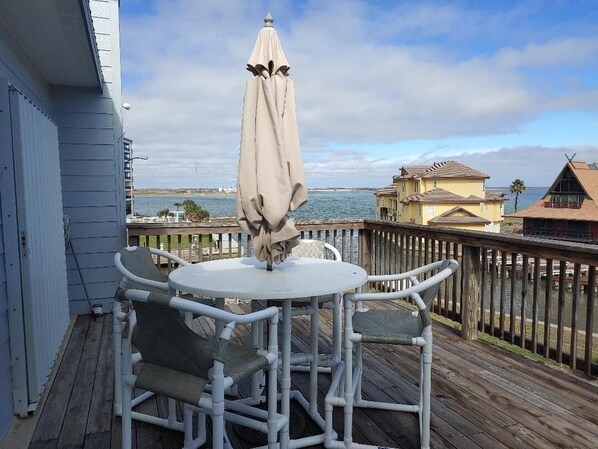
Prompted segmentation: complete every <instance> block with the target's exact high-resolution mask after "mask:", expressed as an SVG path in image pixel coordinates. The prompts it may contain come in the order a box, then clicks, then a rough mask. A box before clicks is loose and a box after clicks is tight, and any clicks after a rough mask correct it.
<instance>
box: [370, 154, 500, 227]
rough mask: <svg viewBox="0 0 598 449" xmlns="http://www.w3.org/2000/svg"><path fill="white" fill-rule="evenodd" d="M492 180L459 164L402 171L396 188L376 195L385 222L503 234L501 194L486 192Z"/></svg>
mask: <svg viewBox="0 0 598 449" xmlns="http://www.w3.org/2000/svg"><path fill="white" fill-rule="evenodd" d="M489 178H490V176H488V175H486V174H485V173H482V172H480V171H478V170H475V169H473V168H470V167H468V166H466V165H463V164H461V163H459V162H456V161H444V162H437V163H434V164H432V165H411V166H403V167H401V170H400V172H399V173H398V174H397V175H395V176H393V179H392V184H391V185H389V186H387V187H384V188H382V189H379V190H377V191H376V216H377V217H378V218H380V219H382V220H390V221H396V222H400V223H414V224H420V225H429V226H444V227H450V228H458V229H469V230H476V231H487V232H500V224H501V222H502V220H503V214H504V203H505V201H506V200H507V197H506V196H505V194H504V193H501V192H491V191H487V190H486V180H487V179H489Z"/></svg>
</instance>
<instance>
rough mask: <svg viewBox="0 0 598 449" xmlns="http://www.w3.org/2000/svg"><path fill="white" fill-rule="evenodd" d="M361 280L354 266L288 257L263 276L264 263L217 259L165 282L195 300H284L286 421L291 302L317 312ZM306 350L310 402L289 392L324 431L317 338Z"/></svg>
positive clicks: (299, 443)
mask: <svg viewBox="0 0 598 449" xmlns="http://www.w3.org/2000/svg"><path fill="white" fill-rule="evenodd" d="M366 280H367V273H366V272H365V270H364V269H363V268H361V267H359V266H357V265H353V264H349V263H346V262H338V261H333V260H325V259H311V258H301V257H295V256H291V257H288V258H287V259H286V260H285V261H284V262H283V263H281V264H278V265H274V266H273V269H272V271H267V270H266V264H265V262H260V261H258V260H257V259H256V258H255V257H242V258H235V259H220V260H215V261H209V262H202V263H197V264H192V265H187V266H184V267H181V268H178V269H176V270H174V271H172V272H171V273H170V275H169V281H168V283H169V286H170V287H171V288H172V289H176V290H180V291H184V292H189V293H193V294H196V295H200V296H201V295H205V296H213V297H215V298H235V299H249V300H268V299H273V300H284V301H283V302H282V303H283V313H282V322H283V324H282V334H283V342H282V347H281V356H282V375H281V380H280V385H281V413H283V414H285V415H286V416H290V400H291V366H290V357H291V302H292V300H293V299H297V298H305V297H311V298H312V307H314V308H315V309H316V310H317V297H318V296H322V295H329V294H334V293H339V292H344V291H347V290H352V289H355V288H357V287H360V286H361V285H363V284H364V283H365V282H366ZM335 315H338V314H336V313H335ZM312 319H316V320H317V313H314V315H313V317H312ZM310 351H311V357H310V360H309V361H310V392H309V395H308V396H309V400H308V401H306V400H305V398H303V396H302V395H301V393H299V392H298V391H297V392H295V391H294V392H293V394H292V396H293V398H295V399H297V400H298V402H299V403H300V404H301V405H302V406H303V407H304V408H306V410H307V412H308V413H309V415H310V417H311V418H312V419H313V420H314V421H315V422H316V423H317V424H318V425H319V426H320V427H321V428H322V429H323V430H324V429H325V424H324V419H323V418H322V416H321V415H320V414H319V413H318V408H317V359H318V338H317V335H316V336H315V338H314V336H312V338H311V341H310ZM285 433H286V435H285ZM288 433H289V424H287V425H286V426H285V428H283V429H282V434H281V441H285V439H286V437H287V436H288ZM323 441H324V434H321V435H317V436H311V437H305V438H300V439H296V440H292V441H291V443H290V445H289V447H291V448H296V447H307V446H312V445H314V444H321V443H323Z"/></svg>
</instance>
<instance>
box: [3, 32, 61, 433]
mask: <svg viewBox="0 0 598 449" xmlns="http://www.w3.org/2000/svg"><path fill="white" fill-rule="evenodd" d="M0 78H4V79H6V80H7V81H8V82H9V83H10V84H12V85H13V86H15V87H16V88H17V89H18V90H19V91H21V92H22V93H23V94H24V95H25V96H27V97H28V98H29V99H30V100H31V101H32V102H34V103H35V104H36V105H37V106H38V107H40V108H41V109H42V110H44V111H46V112H50V110H51V107H50V94H49V88H48V86H47V84H46V83H44V81H43V79H42V78H41V76H40V75H39V74H38V73H37V72H36V70H35V68H34V67H33V64H31V63H30V61H28V60H27V58H26V57H24V56H23V55H21V54H19V46H18V43H17V42H15V41H14V40H13V39H12V38H11V36H10V35H9V34H8V33H7V32H6V29H5V28H4V27H3V26H2V23H1V22H0ZM2 95H3V96H4V97H5V99H6V96H7V95H8V92H2ZM3 126H4V125H3ZM3 126H0V131H1V132H0V151H11V150H10V148H8V147H7V145H8V143H7V142H8V140H7V135H8V133H9V131H8V130H7V129H5V128H4V127H3ZM0 210H2V203H1V200H0ZM5 231H6V229H5V228H4V223H3V222H2V214H0V441H1V440H2V438H3V437H4V435H5V434H6V431H7V429H8V427H9V425H10V423H11V422H12V419H13V399H12V385H13V383H12V371H11V354H10V340H9V327H8V326H9V323H8V293H7V285H6V265H5V264H6V263H8V261H7V260H5V255H6V250H5V241H4V240H5V239H4V232H5ZM7 232H8V231H7ZM15 238H17V236H15Z"/></svg>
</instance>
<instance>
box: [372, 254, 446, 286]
mask: <svg viewBox="0 0 598 449" xmlns="http://www.w3.org/2000/svg"><path fill="white" fill-rule="evenodd" d="M451 260H452V259H451ZM454 262H455V263H457V262H456V261H454ZM443 264H446V261H445V260H439V261H438V262H432V263H429V264H427V265H423V266H421V267H418V268H414V269H413V270H410V271H405V272H404V273H394V274H380V275H370V276H368V282H382V281H400V280H403V279H409V278H411V277H413V276H419V275H421V274H423V273H426V272H428V271H432V270H436V269H437V268H440V267H441V266H442V265H443ZM449 264H450V261H449Z"/></svg>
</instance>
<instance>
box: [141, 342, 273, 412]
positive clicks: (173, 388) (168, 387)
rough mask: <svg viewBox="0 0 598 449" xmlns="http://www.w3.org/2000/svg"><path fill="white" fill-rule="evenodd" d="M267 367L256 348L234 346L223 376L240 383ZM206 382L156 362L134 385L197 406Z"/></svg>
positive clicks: (143, 368) (144, 368)
mask: <svg viewBox="0 0 598 449" xmlns="http://www.w3.org/2000/svg"><path fill="white" fill-rule="evenodd" d="M206 342H207V340H206ZM267 366H268V359H267V358H266V357H264V356H262V355H259V354H258V353H257V350H256V349H254V348H251V347H247V346H242V345H237V344H233V343H231V344H230V345H229V346H228V351H227V355H226V357H225V361H224V375H225V376H230V377H231V378H233V379H234V380H235V381H237V380H239V379H241V378H243V377H246V376H248V375H250V374H253V373H255V372H257V371H259V370H262V369H264V368H266V367H267ZM207 383H208V381H207V380H206V379H203V378H201V377H199V376H194V375H191V374H187V373H184V372H182V371H179V370H176V369H170V368H167V367H165V366H160V365H155V364H153V363H143V364H142V365H141V369H140V371H139V374H138V376H137V379H136V381H135V386H136V387H139V388H143V389H144V390H148V391H153V392H155V393H158V394H162V395H164V396H168V397H171V398H173V399H176V400H178V401H182V402H186V403H187V404H191V405H197V403H198V401H199V399H200V398H201V394H202V392H203V390H204V388H205V386H206V384H207Z"/></svg>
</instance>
